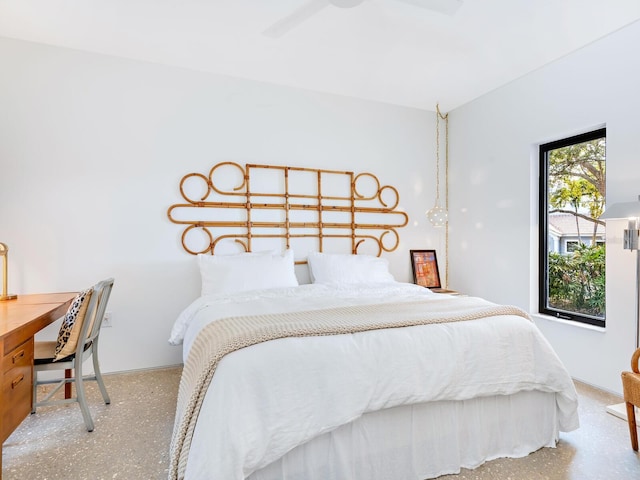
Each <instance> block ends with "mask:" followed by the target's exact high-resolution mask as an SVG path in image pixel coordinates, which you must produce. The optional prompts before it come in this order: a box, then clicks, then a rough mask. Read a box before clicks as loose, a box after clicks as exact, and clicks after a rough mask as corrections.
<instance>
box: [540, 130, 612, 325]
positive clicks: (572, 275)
mask: <svg viewBox="0 0 640 480" xmlns="http://www.w3.org/2000/svg"><path fill="white" fill-rule="evenodd" d="M605 161H606V129H604V128H603V129H599V130H596V131H593V132H589V133H585V134H582V135H578V136H575V137H571V138H566V139H563V140H558V141H556V142H551V143H547V144H545V145H541V146H540V272H539V278H540V295H539V300H540V304H539V310H540V312H541V313H546V314H549V315H553V316H555V317H558V318H563V319H568V320H575V321H579V322H584V323H589V324H592V325H598V326H604V323H605V225H604V221H602V220H600V219H599V217H600V215H601V214H602V212H603V211H604V205H605V197H606V190H605V169H606V168H605V163H606V162H605ZM566 237H570V238H571V240H567V238H566ZM563 244H564V245H566V248H562V245H563Z"/></svg>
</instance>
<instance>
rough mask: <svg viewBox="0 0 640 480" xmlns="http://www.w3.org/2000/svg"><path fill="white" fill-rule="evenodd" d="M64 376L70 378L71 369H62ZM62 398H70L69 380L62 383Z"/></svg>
mask: <svg viewBox="0 0 640 480" xmlns="http://www.w3.org/2000/svg"><path fill="white" fill-rule="evenodd" d="M64 378H71V369H70V368H67V369H66V370H65V371H64ZM64 398H71V382H67V383H65V384H64Z"/></svg>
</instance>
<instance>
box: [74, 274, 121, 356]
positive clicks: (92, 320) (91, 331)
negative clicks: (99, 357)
mask: <svg viewBox="0 0 640 480" xmlns="http://www.w3.org/2000/svg"><path fill="white" fill-rule="evenodd" d="M113 282H114V279H113V278H108V279H106V280H102V281H101V282H98V283H96V284H95V285H94V287H93V293H92V294H91V299H90V300H89V305H88V307H87V312H86V314H85V317H84V321H83V323H82V329H81V330H80V336H79V337H78V344H77V346H76V358H78V359H80V358H82V353H83V352H84V351H85V350H86V348H87V346H88V345H90V344H91V343H92V342H95V341H97V338H98V337H99V336H100V328H101V327H102V319H103V318H104V314H105V312H106V310H107V304H108V303H109V297H110V296H111V289H112V288H113Z"/></svg>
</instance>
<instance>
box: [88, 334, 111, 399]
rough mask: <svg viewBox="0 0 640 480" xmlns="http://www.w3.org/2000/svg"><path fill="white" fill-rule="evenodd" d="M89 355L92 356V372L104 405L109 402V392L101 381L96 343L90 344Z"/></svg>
mask: <svg viewBox="0 0 640 480" xmlns="http://www.w3.org/2000/svg"><path fill="white" fill-rule="evenodd" d="M91 349H92V351H91V357H92V358H93V372H94V373H95V376H96V382H97V383H98V387H99V388H100V393H101V394H102V398H103V400H104V403H105V404H106V405H109V404H110V403H111V399H110V398H109V394H108V393H107V388H106V387H105V386H104V382H103V381H102V373H101V372H100V363H99V362H98V345H97V344H93V345H92V346H91Z"/></svg>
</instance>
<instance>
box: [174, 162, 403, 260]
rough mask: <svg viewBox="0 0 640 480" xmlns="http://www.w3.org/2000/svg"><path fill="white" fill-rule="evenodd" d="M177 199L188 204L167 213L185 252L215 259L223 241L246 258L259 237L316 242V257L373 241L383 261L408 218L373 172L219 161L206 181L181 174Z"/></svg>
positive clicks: (287, 242)
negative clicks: (335, 246) (337, 244)
mask: <svg viewBox="0 0 640 480" xmlns="http://www.w3.org/2000/svg"><path fill="white" fill-rule="evenodd" d="M180 193H181V195H182V198H184V200H185V202H186V203H177V204H174V205H171V207H169V210H168V212H167V215H168V217H169V220H171V221H172V222H173V223H176V224H180V225H186V227H185V229H184V231H183V232H182V246H183V247H184V249H185V250H186V251H187V252H189V253H191V254H194V255H195V254H198V253H210V254H214V253H215V250H216V247H217V246H218V245H219V244H220V243H221V242H223V241H234V242H237V243H238V244H240V245H241V246H242V250H243V251H247V252H251V251H255V249H256V248H258V247H257V245H256V244H257V242H259V241H261V240H264V239H282V242H283V244H284V245H283V246H285V247H286V248H290V247H291V246H292V245H291V243H292V241H295V240H296V239H313V240H312V241H313V242H315V243H316V245H315V246H313V250H314V251H320V252H322V251H325V247H327V245H328V243H329V242H331V241H333V240H336V239H339V240H340V241H346V242H347V243H348V245H349V247H348V248H349V250H350V252H351V253H358V249H359V247H360V246H361V245H363V244H364V243H365V242H366V243H368V242H372V243H373V245H374V246H373V248H371V246H367V253H369V252H372V253H373V254H375V252H377V255H380V254H381V253H382V252H383V251H386V252H391V251H393V250H395V249H396V248H397V247H398V244H399V242H400V238H399V235H398V229H399V228H401V227H404V226H405V225H407V223H408V220H409V219H408V216H407V214H406V213H405V212H403V211H401V210H398V209H397V208H398V204H399V201H400V198H399V195H398V191H397V190H396V189H395V188H394V187H392V186H390V185H385V186H381V185H380V182H379V181H378V178H377V177H376V176H374V175H373V174H371V173H360V174H358V175H355V174H354V173H353V172H348V171H335V170H323V169H310V168H302V167H284V166H273V165H253V164H247V165H246V166H245V167H242V166H241V165H239V164H237V163H233V162H222V163H219V164H217V165H215V166H214V167H213V168H211V170H210V171H209V173H208V175H205V174H202V173H189V174H187V175H185V176H184V177H183V178H182V180H181V181H180ZM295 251H297V250H296V248H294V252H295ZM360 253H362V252H360ZM297 263H304V262H303V261H298V262H297Z"/></svg>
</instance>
